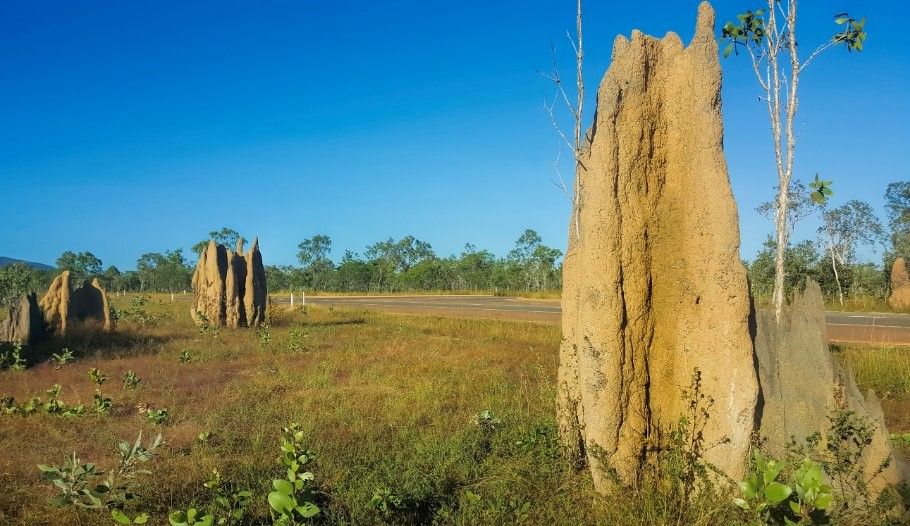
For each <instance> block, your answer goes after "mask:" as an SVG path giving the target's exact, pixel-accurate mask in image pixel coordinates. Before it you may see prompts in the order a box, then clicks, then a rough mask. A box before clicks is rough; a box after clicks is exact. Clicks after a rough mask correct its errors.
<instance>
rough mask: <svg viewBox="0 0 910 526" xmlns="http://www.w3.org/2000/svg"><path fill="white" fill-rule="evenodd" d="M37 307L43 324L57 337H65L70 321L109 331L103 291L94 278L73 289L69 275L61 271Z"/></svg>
mask: <svg viewBox="0 0 910 526" xmlns="http://www.w3.org/2000/svg"><path fill="white" fill-rule="evenodd" d="M38 305H39V307H40V308H41V310H42V311H43V312H44V320H45V322H47V324H48V325H49V326H50V327H52V328H53V329H54V330H55V331H56V332H57V334H59V335H63V334H66V329H67V326H68V325H69V323H70V322H71V321H73V320H76V321H95V322H100V323H101V324H102V326H103V328H104V330H105V331H108V332H109V331H111V330H112V329H113V320H112V319H111V311H110V304H109V303H108V299H107V291H105V290H104V287H102V286H101V283H100V282H99V281H98V278H95V279H93V280H92V281H91V282H89V281H88V280H86V281H84V282H83V283H82V284H80V285H79V286H78V287H76V288H75V289H73V286H72V279H71V274H70V271H68V270H64V271H63V272H62V273H61V274H60V275H59V276H57V277H55V278H54V280H53V281H52V282H51V285H50V287H48V289H47V292H46V293H45V294H44V296H42V297H41V301H40V302H39V304H38Z"/></svg>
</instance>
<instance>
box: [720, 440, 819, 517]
mask: <svg viewBox="0 0 910 526" xmlns="http://www.w3.org/2000/svg"><path fill="white" fill-rule="evenodd" d="M784 468H785V463H784V462H778V461H776V460H774V459H766V458H765V457H764V456H763V455H762V454H761V452H760V451H759V450H757V449H756V450H754V451H753V452H752V462H751V464H750V469H749V474H748V476H747V478H746V480H744V481H742V482H740V483H739V490H740V492H741V495H742V496H741V497H737V498H735V499H734V500H733V502H734V503H735V504H736V505H737V506H739V507H740V508H742V509H743V510H744V511H746V512H747V514H748V515H749V516H751V518H752V519H753V520H759V521H761V523H762V524H771V523H772V521H773V523H775V524H779V523H781V522H783V523H784V524H787V525H793V524H827V523H828V517H827V515H826V514H825V510H826V509H827V508H828V507H829V506H831V504H832V502H833V500H834V495H833V493H832V492H831V486H830V485H828V484H825V483H824V481H823V471H822V467H821V465H819V464H818V463H817V462H815V461H813V460H812V459H810V458H809V457H805V458H803V459H802V461H801V462H800V466H799V468H798V469H797V470H796V471H795V472H793V473H792V476H791V478H790V480H789V481H781V480H778V479H779V476H780V475H781V473H782V472H783V471H784Z"/></svg>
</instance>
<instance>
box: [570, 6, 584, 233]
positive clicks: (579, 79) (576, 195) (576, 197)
mask: <svg viewBox="0 0 910 526" xmlns="http://www.w3.org/2000/svg"><path fill="white" fill-rule="evenodd" d="M575 33H576V36H577V37H578V46H577V47H576V48H575V68H576V77H575V87H576V89H577V95H576V101H577V104H576V106H577V107H576V111H575V145H574V146H575V151H574V154H575V156H574V157H575V179H574V180H573V182H572V186H573V192H572V203H573V205H574V207H573V208H575V210H573V211H572V213H573V215H574V216H575V238H576V239H577V238H579V237H581V224H580V221H581V219H580V218H579V216H580V215H581V214H580V210H579V208H580V206H581V183H580V181H579V175H580V173H581V119H582V114H583V112H584V108H585V78H584V75H582V64H583V62H584V58H585V51H584V49H585V48H584V40H583V39H582V30H581V0H578V8H577V10H576V14H575Z"/></svg>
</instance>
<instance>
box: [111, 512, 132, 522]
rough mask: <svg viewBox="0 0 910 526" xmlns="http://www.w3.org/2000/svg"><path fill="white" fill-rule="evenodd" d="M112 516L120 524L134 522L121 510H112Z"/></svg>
mask: <svg viewBox="0 0 910 526" xmlns="http://www.w3.org/2000/svg"><path fill="white" fill-rule="evenodd" d="M111 518H112V519H114V522H116V523H118V524H130V523H131V522H133V521H131V520H130V518H129V517H127V516H126V514H125V513H123V512H122V511H120V510H111Z"/></svg>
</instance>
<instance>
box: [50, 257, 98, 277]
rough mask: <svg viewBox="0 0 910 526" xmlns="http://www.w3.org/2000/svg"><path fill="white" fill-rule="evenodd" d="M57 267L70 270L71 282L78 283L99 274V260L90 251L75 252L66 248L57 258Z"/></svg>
mask: <svg viewBox="0 0 910 526" xmlns="http://www.w3.org/2000/svg"><path fill="white" fill-rule="evenodd" d="M57 268H58V269H59V270H61V271H63V270H68V271H70V274H72V278H73V282H74V283H79V282H81V281H82V280H85V279H88V278H91V277H93V276H98V275H100V274H101V260H100V259H98V258H97V257H95V255H94V254H92V253H91V252H87V251H86V252H78V253H76V252H72V251H70V250H67V251H66V252H64V253H63V254H60V257H58V258H57Z"/></svg>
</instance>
